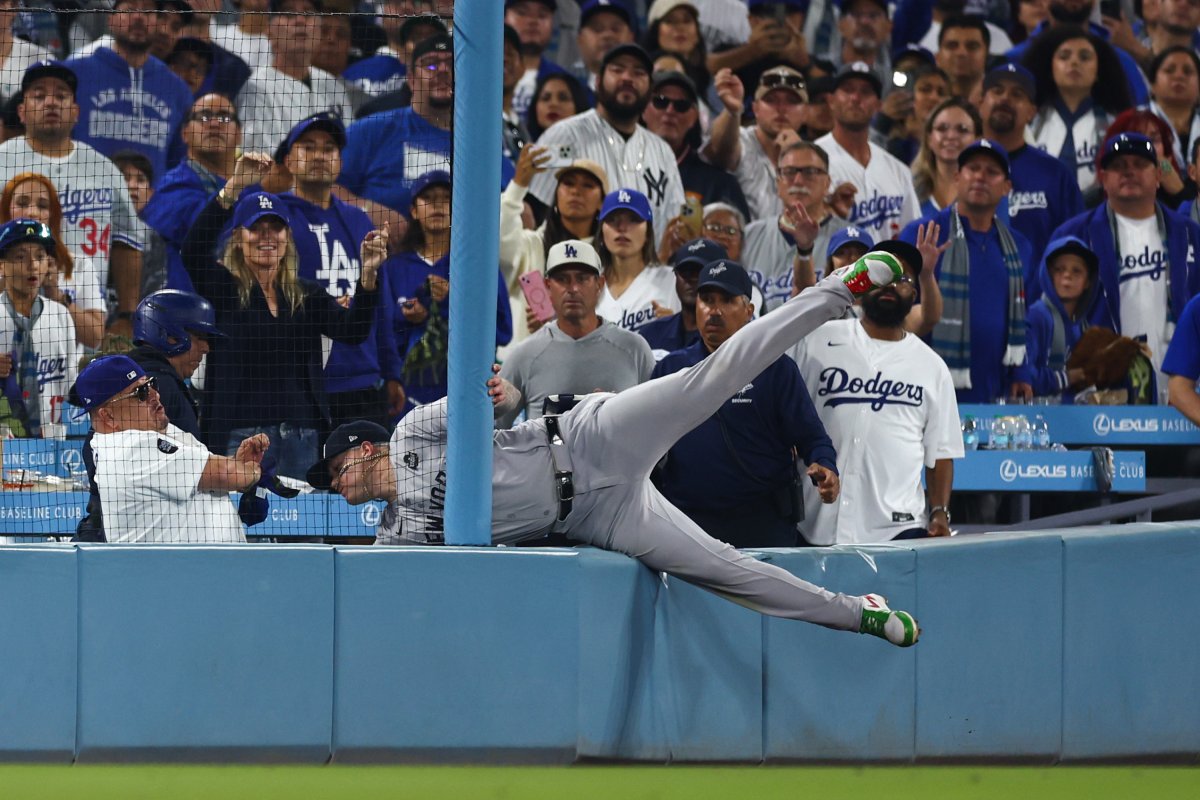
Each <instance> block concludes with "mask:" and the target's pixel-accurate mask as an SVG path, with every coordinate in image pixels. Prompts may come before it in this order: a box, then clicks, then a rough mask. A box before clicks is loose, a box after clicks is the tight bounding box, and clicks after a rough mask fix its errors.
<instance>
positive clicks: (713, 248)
mask: <svg viewBox="0 0 1200 800" xmlns="http://www.w3.org/2000/svg"><path fill="white" fill-rule="evenodd" d="M722 258H729V253H727V252H726V251H725V248H724V247H722V246H721V245H719V244H717V243H716V242H714V241H713V240H712V239H692V240H691V241H690V242H688V243H687V244H685V245H684V246H683V247H680V248H679V249H678V250H676V251H675V252H674V253H672V254H671V266H673V267H675V269H679V268H680V267H686V266H695V267H696V268H697V269H699V268H701V267H703V266H704V265H705V264H709V263H711V262H713V261H718V260H720V259H722Z"/></svg>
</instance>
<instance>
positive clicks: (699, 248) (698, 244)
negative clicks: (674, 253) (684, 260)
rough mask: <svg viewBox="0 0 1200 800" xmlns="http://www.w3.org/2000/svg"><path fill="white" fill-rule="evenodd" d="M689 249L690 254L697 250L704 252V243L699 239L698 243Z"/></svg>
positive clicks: (695, 242)
mask: <svg viewBox="0 0 1200 800" xmlns="http://www.w3.org/2000/svg"><path fill="white" fill-rule="evenodd" d="M687 249H688V252H689V253H694V252H696V251H697V250H703V249H704V241H703V240H701V239H697V240H696V241H694V242H692V243H691V244H689V245H688V246H687Z"/></svg>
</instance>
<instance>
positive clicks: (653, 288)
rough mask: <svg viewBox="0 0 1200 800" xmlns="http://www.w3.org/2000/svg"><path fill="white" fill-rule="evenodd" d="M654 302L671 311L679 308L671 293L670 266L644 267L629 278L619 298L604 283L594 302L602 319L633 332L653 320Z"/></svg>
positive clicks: (676, 299) (673, 275) (672, 285)
mask: <svg viewBox="0 0 1200 800" xmlns="http://www.w3.org/2000/svg"><path fill="white" fill-rule="evenodd" d="M654 303H658V304H659V305H660V306H662V307H663V308H669V309H670V310H671V311H679V310H681V309H682V308H683V306H682V305H680V303H679V295H677V294H676V293H675V270H673V269H672V268H671V267H646V268H645V269H643V270H642V271H641V272H640V273H638V276H637V277H636V278H634V279H633V282H632V283H630V284H629V286H627V287H625V291H623V292H621V296H620V297H613V296H612V294H611V293H610V292H609V291H608V284H605V286H604V291H603V292H601V294H600V302H599V303H597V304H596V313H597V314H598V315H599V316H600V317H601V318H602V319H603V320H604V321H605V322H611V323H613V324H614V325H616V326H617V327H619V328H624V329H625V330H627V331H636V330H637V329H638V328H640V327H642V326H643V325H645V324H646V323H648V322H653V321H654V320H655V315H654Z"/></svg>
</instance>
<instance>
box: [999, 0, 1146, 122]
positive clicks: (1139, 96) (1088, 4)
mask: <svg viewBox="0 0 1200 800" xmlns="http://www.w3.org/2000/svg"><path fill="white" fill-rule="evenodd" d="M1096 2H1097V0H1051V2H1050V19H1048V20H1046V21H1045V22H1043V23H1042V24H1041V25H1038V26H1037V27H1036V28H1034V29H1033V33H1031V34H1030V35H1029V38H1028V39H1026V40H1025V41H1023V42H1021V43H1020V44H1018V45H1016V46H1015V47H1013V49H1011V50H1009V51H1008V52H1007V53H1005V57H1006V58H1007V59H1008V60H1009V61H1022V60H1023V58H1024V56H1025V51H1026V50H1028V49H1029V45H1030V43H1031V42H1033V40H1034V39H1036V38H1037V37H1038V35H1039V34H1040V33H1041V32H1042V31H1044V30H1046V29H1047V28H1050V27H1054V26H1056V25H1075V26H1085V25H1086V26H1087V29H1088V31H1089V32H1091V33H1093V34H1095V35H1096V36H1099V37H1100V38H1101V39H1104V40H1105V41H1108V40H1109V39H1110V38H1111V34H1110V33H1109V32H1108V29H1107V28H1104V27H1101V26H1100V25H1095V24H1093V23H1092V22H1090V20H1091V18H1092V9H1093V8H1094V7H1095V5H1096ZM1113 49H1114V50H1115V51H1116V53H1117V58H1118V59H1119V60H1120V62H1121V70H1122V71H1123V72H1124V73H1125V78H1126V80H1127V81H1128V82H1129V93H1130V94H1131V95H1133V104H1134V105H1135V106H1144V105H1146V104H1147V103H1149V102H1150V87H1149V86H1147V85H1146V78H1145V76H1144V75H1142V70H1141V68H1140V67H1139V66H1138V63H1137V60H1136V59H1135V58H1134V57H1133V56H1131V55H1130V54H1129V53H1127V52H1125V51H1124V50H1122V49H1121V48H1120V47H1114V48H1113Z"/></svg>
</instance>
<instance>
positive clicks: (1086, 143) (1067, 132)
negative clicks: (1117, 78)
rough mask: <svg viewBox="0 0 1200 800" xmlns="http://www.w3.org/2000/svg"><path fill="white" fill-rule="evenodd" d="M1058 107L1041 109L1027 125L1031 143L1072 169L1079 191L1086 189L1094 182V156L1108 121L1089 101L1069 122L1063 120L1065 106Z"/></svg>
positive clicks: (1052, 106)
mask: <svg viewBox="0 0 1200 800" xmlns="http://www.w3.org/2000/svg"><path fill="white" fill-rule="evenodd" d="M1057 106H1058V104H1057V103H1049V104H1047V105H1044V106H1042V108H1041V109H1040V110H1039V111H1038V114H1037V116H1036V117H1034V118H1033V122H1031V123H1029V131H1030V135H1031V136H1032V138H1033V144H1034V146H1035V147H1037V148H1038V149H1040V150H1045V151H1046V152H1047V153H1049V154H1050V155H1052V156H1054V157H1055V158H1057V159H1058V160H1059V161H1061V162H1063V164H1065V165H1066V166H1067V167H1069V168H1072V169H1074V170H1075V179H1076V181H1077V182H1078V183H1079V188H1080V190H1087V189H1089V188H1090V187H1091V186H1092V185H1093V184H1094V183H1095V182H1096V153H1097V152H1098V151H1099V149H1100V145H1101V144H1102V143H1103V142H1104V132H1105V129H1106V128H1108V123H1109V121H1110V119H1109V117H1108V115H1107V114H1105V113H1104V112H1103V111H1102V110H1101V109H1100V108H1099V107H1093V106H1092V105H1091V101H1090V100H1085V101H1084V104H1083V105H1081V106H1080V108H1079V110H1078V111H1077V114H1078V116H1075V117H1074V118H1073V119H1071V120H1068V119H1064V118H1063V113H1064V112H1065V110H1066V109H1065V106H1063V107H1062V110H1060V109H1059V108H1058V107H1057Z"/></svg>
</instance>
